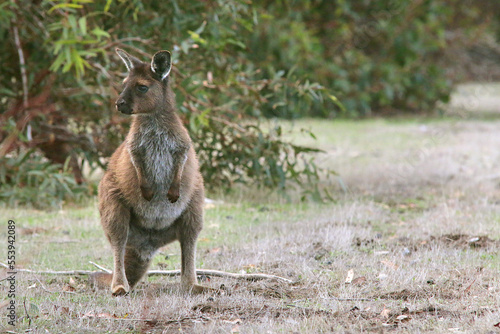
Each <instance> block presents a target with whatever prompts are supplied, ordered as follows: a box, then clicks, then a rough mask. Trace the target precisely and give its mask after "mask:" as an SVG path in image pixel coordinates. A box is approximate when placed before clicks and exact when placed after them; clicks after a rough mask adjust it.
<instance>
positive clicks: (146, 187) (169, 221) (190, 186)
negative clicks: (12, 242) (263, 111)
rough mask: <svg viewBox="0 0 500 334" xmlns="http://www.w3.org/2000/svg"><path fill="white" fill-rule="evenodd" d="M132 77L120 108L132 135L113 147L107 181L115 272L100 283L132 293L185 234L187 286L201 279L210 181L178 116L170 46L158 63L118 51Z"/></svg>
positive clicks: (104, 203) (195, 288)
mask: <svg viewBox="0 0 500 334" xmlns="http://www.w3.org/2000/svg"><path fill="white" fill-rule="evenodd" d="M116 52H117V54H118V55H119V56H120V58H121V59H122V60H123V62H124V63H125V66H126V67H127V70H128V76H127V78H126V79H125V80H124V82H123V91H122V93H121V94H120V96H119V97H118V100H117V101H116V108H117V109H118V111H120V112H121V113H123V114H127V115H132V124H131V127H130V131H129V133H128V135H127V137H126V138H125V141H124V142H123V143H122V144H121V145H120V146H119V147H118V149H117V150H116V151H115V152H114V153H113V155H112V156H111V159H110V161H109V164H108V169H107V171H106V173H105V174H104V176H103V178H102V180H101V182H100V183H99V212H100V215H101V225H102V227H103V229H104V233H105V235H106V237H107V238H108V240H109V242H110V244H111V248H112V251H113V257H114V270H113V273H112V274H104V273H98V274H95V275H94V277H93V279H94V281H95V282H97V283H98V284H99V285H102V284H105V285H107V286H111V293H112V294H113V295H115V296H118V295H124V294H127V293H128V292H129V291H130V290H131V289H133V288H134V286H135V285H136V284H137V283H138V282H139V280H140V279H141V278H142V276H144V274H145V273H146V271H147V269H148V267H149V264H150V262H151V259H152V257H153V255H154V254H155V252H156V251H157V250H158V249H159V248H160V247H162V246H164V245H166V244H168V243H171V242H173V241H175V240H179V242H180V246H181V287H182V290H184V291H187V292H191V293H201V292H204V291H208V290H210V288H207V287H204V286H200V285H197V284H196V269H195V252H196V240H197V238H198V234H199V233H200V231H201V229H202V226H203V204H204V186H203V178H202V176H201V174H200V171H199V167H198V160H197V157H196V154H195V151H194V149H193V145H192V143H191V138H190V137H189V134H188V132H187V130H186V128H185V127H184V125H183V124H182V122H181V120H180V118H179V116H177V114H176V108H175V96H174V93H173V92H172V90H171V88H170V85H169V78H170V76H169V74H170V70H171V68H172V61H171V55H170V52H169V51H158V52H157V53H156V54H155V55H154V56H153V58H152V60H151V64H148V63H144V62H142V61H140V60H139V59H137V58H135V57H133V56H131V55H129V54H128V53H127V52H125V51H123V50H121V49H116Z"/></svg>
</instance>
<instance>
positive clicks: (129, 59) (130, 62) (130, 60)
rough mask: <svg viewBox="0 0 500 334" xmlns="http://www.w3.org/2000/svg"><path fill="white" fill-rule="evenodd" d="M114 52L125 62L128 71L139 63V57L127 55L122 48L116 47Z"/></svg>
mask: <svg viewBox="0 0 500 334" xmlns="http://www.w3.org/2000/svg"><path fill="white" fill-rule="evenodd" d="M116 53H117V54H118V55H119V56H120V58H121V59H122V60H123V62H124V63H125V66H127V70H128V71H129V72H130V71H132V70H133V69H134V68H135V67H136V66H137V65H138V64H140V63H141V61H140V60H139V59H137V58H135V57H133V56H131V55H129V54H128V53H126V52H125V51H123V50H122V49H116Z"/></svg>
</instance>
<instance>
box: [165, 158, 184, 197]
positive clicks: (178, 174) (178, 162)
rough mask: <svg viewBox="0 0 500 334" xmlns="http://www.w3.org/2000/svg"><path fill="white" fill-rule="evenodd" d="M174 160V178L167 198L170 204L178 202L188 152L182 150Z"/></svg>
mask: <svg viewBox="0 0 500 334" xmlns="http://www.w3.org/2000/svg"><path fill="white" fill-rule="evenodd" d="M173 160H174V163H173V165H174V170H173V178H172V183H171V184H170V188H169V189H168V193H167V198H168V200H169V201H170V203H175V202H177V200H178V199H179V196H180V188H181V179H182V171H183V170H184V165H185V163H186V160H187V150H182V151H179V152H176V153H175V154H173Z"/></svg>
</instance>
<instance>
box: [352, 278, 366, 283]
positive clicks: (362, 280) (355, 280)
mask: <svg viewBox="0 0 500 334" xmlns="http://www.w3.org/2000/svg"><path fill="white" fill-rule="evenodd" d="M365 283H366V277H365V276H360V277H356V278H355V279H353V280H352V284H353V285H363V284H365Z"/></svg>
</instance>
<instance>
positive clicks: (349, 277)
mask: <svg viewBox="0 0 500 334" xmlns="http://www.w3.org/2000/svg"><path fill="white" fill-rule="evenodd" d="M353 278H354V269H349V271H348V272H347V277H346V278H345V284H351V282H352V279H353Z"/></svg>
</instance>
